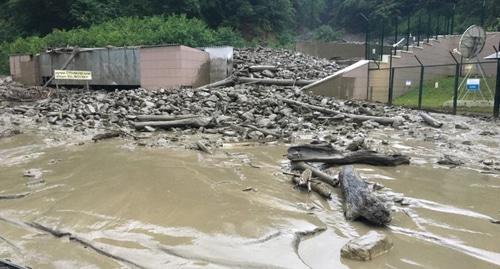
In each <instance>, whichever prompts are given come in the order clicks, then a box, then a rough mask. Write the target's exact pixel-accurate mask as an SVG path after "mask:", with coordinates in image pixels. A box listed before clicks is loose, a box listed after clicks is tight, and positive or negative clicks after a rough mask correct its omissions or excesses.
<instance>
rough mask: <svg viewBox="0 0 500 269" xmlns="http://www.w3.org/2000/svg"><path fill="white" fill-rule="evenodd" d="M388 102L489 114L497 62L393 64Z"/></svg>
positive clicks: (495, 79) (490, 113)
mask: <svg viewBox="0 0 500 269" xmlns="http://www.w3.org/2000/svg"><path fill="white" fill-rule="evenodd" d="M388 71H389V94H388V102H389V103H392V104H394V105H400V106H405V107H411V108H416V109H423V110H428V111H437V112H446V113H462V114H466V113H470V114H483V115H492V114H493V112H494V100H495V91H496V88H497V85H496V83H497V62H496V61H489V62H471V63H463V64H444V65H427V66H426V65H422V66H405V67H394V68H392V69H390V70H388Z"/></svg>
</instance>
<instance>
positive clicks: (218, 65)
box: [202, 47, 234, 83]
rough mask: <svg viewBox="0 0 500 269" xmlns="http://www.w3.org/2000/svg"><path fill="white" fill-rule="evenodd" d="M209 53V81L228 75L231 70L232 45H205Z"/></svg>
mask: <svg viewBox="0 0 500 269" xmlns="http://www.w3.org/2000/svg"><path fill="white" fill-rule="evenodd" d="M202 50H204V51H206V52H208V54H209V55H210V83H214V82H217V81H220V80H223V79H225V78H227V77H229V76H230V75H231V74H232V72H233V53H234V48H233V47H206V48H202Z"/></svg>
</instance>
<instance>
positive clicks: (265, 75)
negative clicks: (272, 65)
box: [262, 70, 276, 78]
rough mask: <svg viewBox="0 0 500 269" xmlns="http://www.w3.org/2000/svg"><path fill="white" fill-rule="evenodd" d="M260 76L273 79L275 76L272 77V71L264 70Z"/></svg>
mask: <svg viewBox="0 0 500 269" xmlns="http://www.w3.org/2000/svg"><path fill="white" fill-rule="evenodd" d="M262 75H263V76H264V77H268V78H274V77H276V75H274V73H273V72H272V71H270V70H264V71H262Z"/></svg>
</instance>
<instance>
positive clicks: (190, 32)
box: [0, 15, 243, 73]
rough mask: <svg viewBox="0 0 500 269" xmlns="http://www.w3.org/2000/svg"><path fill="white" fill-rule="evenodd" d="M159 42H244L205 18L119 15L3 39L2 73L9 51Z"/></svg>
mask: <svg viewBox="0 0 500 269" xmlns="http://www.w3.org/2000/svg"><path fill="white" fill-rule="evenodd" d="M158 44H183V45H187V46H192V47H200V46H209V45H233V46H241V45H243V39H242V38H241V36H240V35H239V34H237V33H236V32H234V31H233V30H232V29H230V28H227V27H220V28H218V29H210V28H209V27H208V26H207V25H206V24H205V23H204V22H203V21H201V20H199V19H188V18H186V17H185V16H177V15H174V16H168V17H165V16H152V17H147V18H137V17H126V18H118V19H115V20H112V21H108V22H105V23H102V24H98V25H93V26H91V27H90V28H86V29H81V28H78V29H73V30H69V31H65V30H55V31H53V32H52V33H50V34H48V35H46V36H45V37H28V38H18V39H16V40H14V41H13V42H10V43H4V44H2V45H0V60H1V66H0V73H8V68H9V66H8V55H10V54H16V53H37V52H40V51H42V50H44V49H46V48H48V47H63V46H79V47H103V46H108V45H112V46H132V45H158Z"/></svg>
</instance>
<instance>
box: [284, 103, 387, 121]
mask: <svg viewBox="0 0 500 269" xmlns="http://www.w3.org/2000/svg"><path fill="white" fill-rule="evenodd" d="M279 100H281V101H282V102H284V103H286V104H289V105H295V106H299V107H303V108H306V109H310V110H313V111H318V112H321V113H324V114H330V115H342V116H344V117H347V118H351V119H353V120H354V121H358V122H363V121H369V120H371V121H374V122H377V123H379V124H382V125H392V124H394V122H396V121H397V119H395V118H388V117H376V116H366V115H355V114H348V113H341V112H339V111H336V110H333V109H329V108H325V107H321V106H315V105H311V104H306V103H302V102H298V101H295V100H290V99H286V98H280V99H279Z"/></svg>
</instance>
